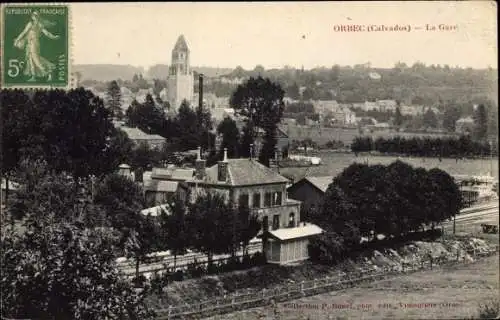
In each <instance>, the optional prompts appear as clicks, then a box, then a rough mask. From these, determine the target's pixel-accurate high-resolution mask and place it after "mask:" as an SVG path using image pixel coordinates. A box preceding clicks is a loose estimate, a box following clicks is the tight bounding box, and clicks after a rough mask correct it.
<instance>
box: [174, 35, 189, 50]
mask: <svg viewBox="0 0 500 320" xmlns="http://www.w3.org/2000/svg"><path fill="white" fill-rule="evenodd" d="M174 51H189V48H188V46H187V43H186V39H185V38H184V35H183V34H181V35H180V36H179V38H177V42H176V43H175V46H174Z"/></svg>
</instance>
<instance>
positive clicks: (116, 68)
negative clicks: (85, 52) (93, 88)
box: [73, 64, 144, 81]
mask: <svg viewBox="0 0 500 320" xmlns="http://www.w3.org/2000/svg"><path fill="white" fill-rule="evenodd" d="M73 71H74V72H75V73H76V72H78V73H80V74H81V80H96V81H111V80H117V79H122V80H131V79H132V77H133V76H134V74H138V73H144V69H143V68H141V67H134V66H131V65H122V64H77V65H74V66H73Z"/></svg>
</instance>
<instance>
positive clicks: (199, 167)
mask: <svg viewBox="0 0 500 320" xmlns="http://www.w3.org/2000/svg"><path fill="white" fill-rule="evenodd" d="M206 162H207V161H206V160H204V159H202V158H201V147H198V155H197V156H196V161H195V164H194V166H195V177H196V179H197V180H203V178H205V168H206Z"/></svg>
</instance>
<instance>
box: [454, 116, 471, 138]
mask: <svg viewBox="0 0 500 320" xmlns="http://www.w3.org/2000/svg"><path fill="white" fill-rule="evenodd" d="M473 130H474V119H473V118H472V117H466V118H460V119H458V120H457V122H455V132H457V133H460V134H470V133H472V131H473Z"/></svg>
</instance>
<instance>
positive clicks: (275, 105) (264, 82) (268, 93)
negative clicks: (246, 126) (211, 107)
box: [230, 77, 284, 128]
mask: <svg viewBox="0 0 500 320" xmlns="http://www.w3.org/2000/svg"><path fill="white" fill-rule="evenodd" d="M283 95H284V91H283V89H281V86H280V85H279V84H275V83H272V82H271V80H269V79H264V78H262V77H258V78H250V79H248V81H247V82H246V83H244V84H242V85H239V86H238V87H237V89H236V91H234V93H233V94H232V96H231V99H230V105H231V107H232V108H234V109H235V110H236V112H237V113H238V114H239V115H241V116H244V117H246V118H247V119H249V121H252V123H253V125H254V126H256V127H260V128H264V122H268V123H271V124H277V123H279V122H280V120H281V117H282V115H283V110H284V103H283Z"/></svg>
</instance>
